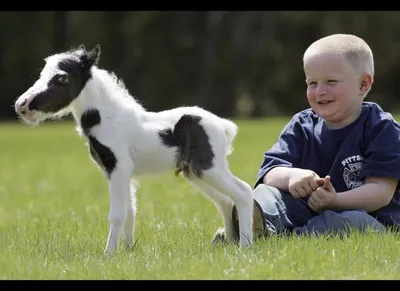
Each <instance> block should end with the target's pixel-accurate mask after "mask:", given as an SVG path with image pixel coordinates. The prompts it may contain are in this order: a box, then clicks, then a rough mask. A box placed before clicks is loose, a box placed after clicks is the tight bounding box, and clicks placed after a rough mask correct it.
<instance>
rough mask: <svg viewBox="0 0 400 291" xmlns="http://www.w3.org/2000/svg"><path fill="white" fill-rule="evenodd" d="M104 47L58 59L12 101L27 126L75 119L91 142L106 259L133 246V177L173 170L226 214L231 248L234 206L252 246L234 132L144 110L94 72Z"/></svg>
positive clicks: (225, 123)
mask: <svg viewBox="0 0 400 291" xmlns="http://www.w3.org/2000/svg"><path fill="white" fill-rule="evenodd" d="M99 57H100V46H99V45H97V46H95V47H94V48H93V49H92V50H89V51H87V50H86V49H85V47H84V46H83V45H81V46H80V47H79V48H78V49H71V50H69V51H67V52H63V53H59V54H54V55H51V56H49V57H48V58H46V59H45V61H46V64H45V66H44V68H43V70H42V71H41V73H40V77H39V79H38V80H37V81H36V82H35V83H34V84H33V86H32V87H30V88H29V89H28V90H27V91H26V92H25V93H23V94H22V95H21V96H20V97H19V98H18V100H17V101H16V102H15V110H16V112H17V114H18V115H19V116H20V118H21V119H22V120H23V121H24V122H25V123H27V124H32V125H33V124H39V123H40V122H42V121H44V120H46V119H48V118H57V117H61V116H64V115H66V114H69V113H72V115H73V117H74V119H75V121H76V124H77V130H78V132H79V134H80V135H81V136H84V137H85V138H87V140H88V147H89V152H90V156H91V157H92V159H93V160H94V161H95V162H96V163H97V165H98V166H99V167H100V168H101V169H102V171H103V173H104V175H105V176H106V177H107V179H108V182H109V192H110V210H109V216H108V219H109V222H110V228H109V234H108V239H107V244H106V247H105V250H104V252H105V253H106V254H107V253H111V252H113V251H115V250H116V249H117V248H118V244H119V240H120V235H121V233H122V234H123V241H124V247H125V248H126V249H130V248H131V247H132V246H133V243H134V237H133V236H134V228H135V216H136V198H135V192H136V190H137V188H136V187H135V185H137V183H135V182H136V181H135V178H136V177H141V176H147V175H154V174H160V173H163V172H166V171H175V173H176V175H179V173H180V172H181V173H182V175H183V176H184V177H185V178H186V179H187V180H188V181H189V182H190V183H191V184H192V185H195V186H197V187H198V188H199V189H200V190H201V191H202V192H203V193H205V194H206V196H207V197H209V198H210V199H211V200H212V201H213V202H214V203H215V204H216V206H217V208H218V209H219V211H220V212H221V214H222V218H223V222H224V227H225V231H226V233H225V235H226V240H227V241H228V242H232V241H234V232H233V224H232V223H233V222H232V216H231V212H232V207H233V205H236V207H237V211H238V216H239V229H240V237H239V239H240V246H241V247H247V246H249V245H251V244H252V243H253V198H252V189H251V187H250V186H249V185H248V184H247V183H245V182H244V181H242V180H240V179H239V178H237V177H236V176H234V175H233V174H232V173H231V171H230V170H229V166H228V161H227V158H226V157H227V155H229V154H230V153H231V152H232V141H233V139H234V138H235V136H236V134H237V126H236V125H235V124H234V123H233V122H231V121H229V120H227V119H223V118H220V117H218V116H216V115H214V114H212V113H210V112H208V111H206V110H204V109H202V108H199V107H196V106H194V107H179V108H175V109H171V110H165V111H161V112H150V111H147V110H145V109H144V108H143V107H142V106H141V105H140V104H139V103H138V102H137V101H136V100H135V99H134V98H133V97H132V96H131V95H130V94H129V92H128V90H127V89H126V88H125V86H124V84H123V83H122V81H119V80H118V79H117V77H116V76H115V75H114V74H113V73H111V72H108V71H106V70H103V69H100V68H99V67H98V66H97V63H98V61H99Z"/></svg>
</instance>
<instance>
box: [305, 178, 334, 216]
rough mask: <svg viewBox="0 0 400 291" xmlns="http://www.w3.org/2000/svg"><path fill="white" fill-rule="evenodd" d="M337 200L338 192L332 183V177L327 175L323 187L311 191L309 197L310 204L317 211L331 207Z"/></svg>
mask: <svg viewBox="0 0 400 291" xmlns="http://www.w3.org/2000/svg"><path fill="white" fill-rule="evenodd" d="M336 200H337V193H336V190H335V188H334V187H333V185H332V183H331V177H330V176H326V177H325V182H324V184H323V186H322V187H319V188H318V189H316V190H315V191H313V192H312V193H311V196H310V197H309V198H308V206H310V208H311V209H312V210H314V211H316V212H321V211H323V210H326V209H330V208H331V207H332V206H333V205H334V204H335V203H336Z"/></svg>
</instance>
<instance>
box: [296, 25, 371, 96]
mask: <svg viewBox="0 0 400 291" xmlns="http://www.w3.org/2000/svg"><path fill="white" fill-rule="evenodd" d="M324 53H334V54H337V55H341V56H344V57H345V59H346V60H347V61H348V62H349V63H350V64H351V65H352V67H353V68H354V69H355V71H356V72H357V73H360V74H364V73H368V74H370V75H371V77H372V82H373V80H374V74H375V69H374V56H373V54H372V50H371V48H370V47H369V45H368V44H367V43H366V42H365V41H364V40H363V39H362V38H360V37H358V36H355V35H352V34H340V33H339V34H332V35H328V36H326V37H323V38H320V39H318V40H317V41H315V42H313V43H312V44H311V45H310V46H309V47H308V48H307V50H306V51H305V53H304V56H303V63H304V61H305V59H306V58H309V57H311V56H316V55H319V54H324ZM370 88H371V87H370ZM367 93H368V92H367ZM365 95H366V94H365Z"/></svg>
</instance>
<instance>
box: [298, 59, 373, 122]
mask: <svg viewBox="0 0 400 291" xmlns="http://www.w3.org/2000/svg"><path fill="white" fill-rule="evenodd" d="M304 72H305V75H306V83H307V99H308V102H309V103H310V106H311V108H312V109H313V110H314V112H315V113H317V114H318V115H319V116H321V118H323V119H324V120H325V122H326V123H327V125H328V126H329V127H331V128H340V127H343V126H346V125H348V124H350V123H352V122H353V121H354V120H356V119H357V117H358V115H359V113H360V110H361V105H362V101H363V99H364V98H363V95H364V94H365V92H366V89H365V87H363V86H361V84H364V85H365V82H362V80H364V79H365V75H358V74H357V73H356V71H355V69H354V68H353V67H352V66H351V64H350V63H348V62H347V61H346V60H345V59H344V58H343V57H342V56H338V55H334V54H329V53H326V54H322V55H317V56H312V57H309V58H306V59H305V61H304ZM367 77H368V76H367ZM369 85H370V84H369ZM368 88H369V86H368Z"/></svg>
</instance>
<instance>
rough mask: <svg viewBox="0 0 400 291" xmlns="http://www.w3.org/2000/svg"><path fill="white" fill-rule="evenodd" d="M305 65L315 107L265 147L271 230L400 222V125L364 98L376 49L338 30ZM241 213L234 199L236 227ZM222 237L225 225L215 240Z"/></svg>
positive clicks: (259, 194)
mask: <svg viewBox="0 0 400 291" xmlns="http://www.w3.org/2000/svg"><path fill="white" fill-rule="evenodd" d="M303 66H304V72H305V77H306V84H307V100H308V102H309V104H310V106H311V108H309V109H306V110H303V111H301V112H299V113H297V114H295V115H294V116H293V118H292V119H291V120H290V121H289V123H288V124H287V125H286V127H285V128H284V129H283V131H282V132H281V134H280V136H279V139H278V141H277V142H276V143H275V144H274V145H273V147H272V148H271V149H269V150H268V151H267V152H265V153H264V160H263V162H262V164H261V167H260V170H259V174H258V178H257V180H256V183H255V190H254V193H253V195H254V199H255V201H256V202H258V204H259V206H261V208H262V212H263V215H264V219H265V223H266V225H264V228H265V227H266V232H265V234H267V233H277V234H280V233H288V232H289V233H294V234H297V235H304V234H316V235H318V234H324V233H342V232H343V231H349V230H350V229H355V230H360V231H363V230H365V229H367V228H371V229H375V230H377V231H385V230H386V226H391V227H394V228H399V227H400V192H399V187H398V181H399V179H400V125H399V123H397V122H396V121H395V120H394V119H393V117H392V115H391V114H390V113H386V112H384V111H383V110H382V109H381V107H379V105H377V104H376V103H372V102H364V98H365V97H366V95H367V94H368V92H369V91H370V89H371V86H372V83H373V78H374V61H373V54H372V51H371V49H370V48H369V46H368V45H367V44H366V43H365V42H364V40H362V39H361V38H359V37H357V36H354V35H348V34H334V35H330V36H327V37H324V38H321V39H319V40H317V41H316V42H314V43H313V44H311V45H310V46H309V48H308V49H307V50H306V52H305V53H304V57H303ZM256 204H257V203H256ZM256 211H258V210H257V208H255V212H256ZM256 214H257V213H256ZM235 217H237V213H236V209H235V207H234V209H233V219H234V228H235V233H237V232H238V231H239V229H238V228H239V227H238V222H237V221H236V218H235ZM257 223H259V221H257V220H255V221H254V224H255V229H257V228H259V225H256V224H257ZM223 237H224V230H223V229H222V228H220V229H219V230H218V231H217V233H216V234H215V236H214V238H213V242H216V241H218V240H220V239H223Z"/></svg>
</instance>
